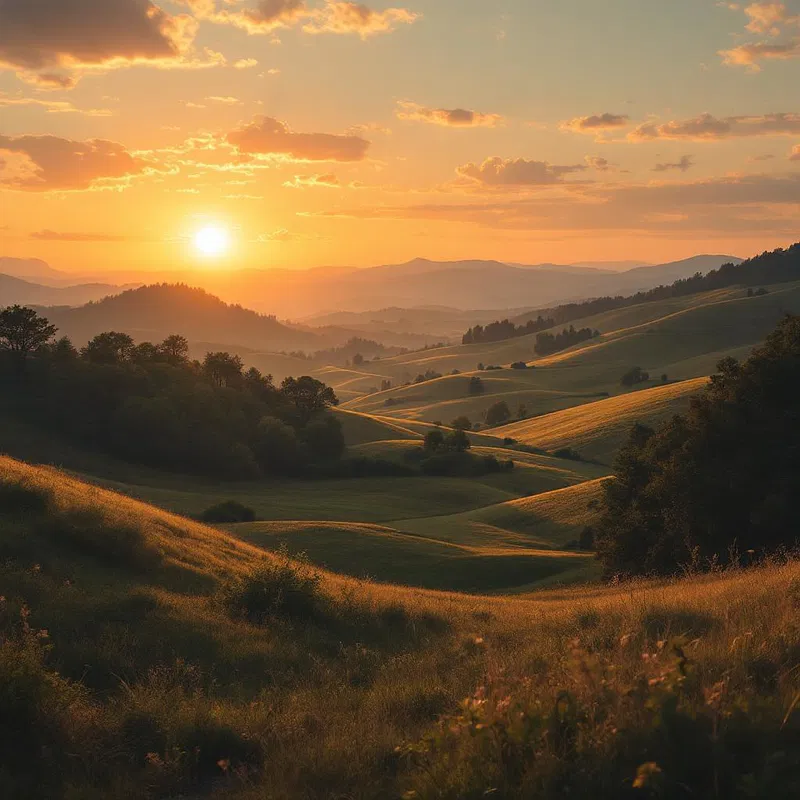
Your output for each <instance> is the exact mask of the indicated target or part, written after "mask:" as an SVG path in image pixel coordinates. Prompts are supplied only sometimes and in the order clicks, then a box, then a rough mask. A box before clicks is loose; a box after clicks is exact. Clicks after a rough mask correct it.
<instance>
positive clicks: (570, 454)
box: [553, 447, 583, 461]
mask: <svg viewBox="0 0 800 800" xmlns="http://www.w3.org/2000/svg"><path fill="white" fill-rule="evenodd" d="M553 456H554V457H555V458H565V459H567V460H569V461H583V458H582V456H581V454H580V453H579V452H578V451H577V450H573V449H572V448H571V447H562V448H561V449H559V450H555V451H553Z"/></svg>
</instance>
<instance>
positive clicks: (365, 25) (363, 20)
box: [303, 0, 421, 39]
mask: <svg viewBox="0 0 800 800" xmlns="http://www.w3.org/2000/svg"><path fill="white" fill-rule="evenodd" d="M310 16H311V19H310V21H309V22H308V23H307V24H306V25H304V26H303V30H304V31H305V32H306V33H339V34H348V33H355V34H358V35H359V36H360V37H361V38H362V39H366V38H367V37H369V36H373V35H374V34H376V33H388V32H390V31H393V30H394V29H395V28H396V27H397V26H398V25H411V24H412V23H414V22H416V21H417V20H418V19H419V18H420V16H421V15H420V14H417V13H415V12H413V11H409V10H407V9H405V8H387V9H386V10H385V11H375V10H373V9H371V8H369V7H368V6H365V5H363V4H362V3H352V2H345V0H327V2H326V3H325V7H324V8H323V9H321V10H320V11H318V12H315V13H312V14H311V15H310Z"/></svg>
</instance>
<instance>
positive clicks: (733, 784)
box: [0, 457, 800, 800]
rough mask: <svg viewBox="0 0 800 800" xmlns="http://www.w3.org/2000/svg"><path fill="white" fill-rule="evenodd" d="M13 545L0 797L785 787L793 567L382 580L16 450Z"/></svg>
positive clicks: (4, 617)
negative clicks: (509, 591) (673, 576)
mask: <svg viewBox="0 0 800 800" xmlns="http://www.w3.org/2000/svg"><path fill="white" fill-rule="evenodd" d="M345 533H346V531H345ZM370 535H374V536H378V537H379V536H381V535H383V533H382V531H380V530H377V531H375V530H372V531H371V533H370ZM335 550H336V548H334V549H333V551H332V556H331V557H333V555H335ZM0 552H1V553H2V558H0V586H2V594H3V600H2V602H1V603H0V712H2V713H0V739H1V740H2V741H3V743H4V746H3V749H2V751H0V791H2V794H3V796H6V797H42V798H44V797H46V798H48V800H66V799H67V798H75V797H87V798H89V797H103V798H111V799H116V798H120V800H121V799H122V798H130V797H177V796H185V797H199V796H203V797H210V798H217V797H220V798H221V797H225V798H228V800H230V798H235V800H253V798H256V797H264V796H270V797H273V798H276V800H289V798H297V797H306V798H325V797H332V796H337V797H353V798H359V800H378V798H386V797H400V796H403V795H404V794H406V796H409V797H410V796H412V795H410V794H407V793H409V792H412V791H413V792H415V795H414V796H417V797H419V798H434V797H442V796H450V797H469V796H480V795H482V794H484V793H485V791H486V787H487V786H489V787H492V786H494V785H495V780H496V779H497V776H504V780H506V784H505V786H504V796H506V797H509V798H522V797H526V796H530V793H529V792H528V791H527V788H530V786H532V785H535V786H537V787H543V788H542V790H541V791H539V792H538V795H537V796H540V797H542V798H543V799H544V800H551V798H556V797H563V796H564V794H565V793H568V794H569V795H570V796H575V797H595V798H600V799H601V800H611V798H618V797H620V796H621V795H620V791H621V787H622V790H624V792H625V796H631V797H634V796H635V794H634V793H632V792H633V790H632V788H631V787H632V784H633V783H634V781H637V780H638V781H639V782H640V783H641V782H642V781H644V780H645V779H647V780H650V779H657V780H658V781H660V784H659V785H660V786H661V787H662V788H663V792H662V794H665V796H671V795H672V794H674V796H680V795H681V794H682V793H683V792H684V791H685V790H686V789H687V787H688V789H689V790H690V792H691V793H692V794H694V795H696V796H707V797H713V796H714V794H715V792H716V794H717V795H718V796H721V797H729V798H745V797H752V796H761V797H770V798H773V797H774V798H789V797H792V796H793V794H794V792H795V790H796V788H797V775H798V771H797V767H798V761H797V748H796V747H795V744H796V742H797V737H798V736H799V735H800V720H798V702H797V698H798V693H799V692H800V672H799V671H798V669H797V666H798V656H797V654H798V648H800V628H798V625H797V602H798V600H797V596H798V588H797V587H798V586H800V565H798V564H797V563H796V562H791V561H790V562H787V563H783V564H774V565H768V566H765V567H763V568H760V569H756V570H752V571H742V572H732V573H724V574H716V575H710V576H704V577H698V578H691V579H685V580H680V581H674V582H665V583H659V584H649V583H637V584H630V585H622V586H608V587H603V586H592V587H585V588H576V589H563V588H561V589H558V590H554V591H545V592H539V593H535V594H531V595H525V596H522V595H520V596H516V597H476V596H472V595H465V594H452V593H444V592H435V591H426V590H413V589H409V588H406V587H393V586H381V585H376V584H371V583H369V582H365V581H356V580H353V579H349V578H346V577H341V576H337V575H333V574H331V573H318V574H316V575H315V574H314V573H313V572H311V571H310V570H309V568H308V567H304V566H302V565H298V564H297V563H295V562H292V561H289V560H286V559H285V558H283V557H281V556H272V555H269V554H267V553H265V552H264V551H263V550H261V549H259V548H257V547H255V546H253V545H252V544H249V543H246V542H243V541H241V540H239V539H237V538H235V537H233V536H231V535H230V534H227V533H225V532H223V531H219V530H214V529H210V528H207V527H204V526H201V525H197V524H195V523H193V522H190V521H188V520H185V519H181V518H179V517H175V516H174V515H171V514H168V513H166V512H163V511H160V510H158V509H155V508H152V507H148V506H146V505H144V504H142V503H139V502H136V501H134V500H131V499H129V498H126V497H121V496H118V495H115V494H113V493H109V492H106V491H104V490H101V489H98V488H96V487H94V486H89V485H87V484H83V483H81V482H79V481H77V480H75V479H73V478H70V477H68V476H66V475H64V474H63V473H60V472H58V471H56V470H52V469H45V468H34V467H30V466H28V465H25V464H23V463H21V462H18V461H13V460H11V459H9V458H5V457H3V458H0ZM45 631H46V632H45ZM658 642H660V643H661V644H658V645H657V643H658ZM643 654H646V658H643V657H642V656H643ZM487 676H489V677H488V678H487ZM465 698H471V699H470V700H468V701H466V705H461V704H462V702H463V701H464V699H465ZM565 698H568V699H569V705H568V707H567V706H566V705H565ZM742 708H747V709H748V712H747V713H746V714H743V713H742V712H741V709H742ZM464 709H467V710H468V711H469V714H467V715H466V716H465V715H464ZM520 714H523V715H524V716H522V717H520ZM440 716H443V717H444V719H443V722H442V725H441V727H437V722H436V720H437V719H438V718H439V717H440ZM520 718H522V719H525V720H526V721H529V722H530V724H529V725H526V726H525V728H524V730H521V731H520V734H519V736H516V735H515V738H513V739H512V738H509V737H507V736H504V732H506V733H507V732H509V731H511V730H514V731H517V730H519V728H517V727H512V726H513V724H514V722H513V721H514V720H515V719H516V720H519V719H520ZM554 720H555V721H556V722H557V723H558V725H556V726H555V727H554ZM548 731H549V732H550V733H549V734H548V733H547V732H548ZM427 734H431V735H430V736H426V735H427ZM562 734H563V736H566V737H567V738H566V739H564V738H563V737H562V738H556V739H555V741H554V739H553V737H554V736H556V737H558V736H562ZM423 737H425V738H423ZM565 741H566V742H570V741H573V742H581V743H582V744H581V746H580V747H579V748H569V749H566V750H565V748H564V746H563V742H565ZM409 743H411V744H412V745H413V747H407V746H406V745H407V744H409ZM417 743H418V744H417ZM498 743H506V744H505V745H504V746H503V747H502V748H500V747H499V746H498ZM506 745H507V746H506ZM398 748H400V750H399V752H398ZM531 752H535V753H536V757H535V758H530V753H531ZM477 754H480V758H475V757H474V756H476V755H477ZM521 781H524V784H521V783H520V782H521ZM526 787H527V788H526ZM714 787H716V788H714ZM673 789H674V792H673ZM567 790H569V791H568V792H567ZM537 791H538V790H537ZM639 794H641V792H639Z"/></svg>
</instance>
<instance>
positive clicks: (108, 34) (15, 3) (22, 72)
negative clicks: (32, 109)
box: [0, 0, 197, 88]
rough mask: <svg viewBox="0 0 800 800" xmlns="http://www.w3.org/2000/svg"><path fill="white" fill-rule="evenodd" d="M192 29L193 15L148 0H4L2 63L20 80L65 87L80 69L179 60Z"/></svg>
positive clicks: (1, 13)
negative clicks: (169, 10)
mask: <svg viewBox="0 0 800 800" xmlns="http://www.w3.org/2000/svg"><path fill="white" fill-rule="evenodd" d="M196 31H197V21H196V20H195V19H194V18H193V17H191V16H189V15H187V14H179V15H170V14H168V13H167V12H166V11H164V10H163V9H162V8H160V7H159V6H158V5H156V4H155V3H153V2H150V0H35V2H33V1H32V0H3V2H0V65H1V66H3V67H5V68H9V69H13V70H15V71H16V72H17V74H18V75H19V76H20V77H21V78H22V79H23V80H29V81H31V82H34V83H38V84H40V85H43V86H50V87H51V88H54V87H55V88H69V87H70V86H72V85H74V83H75V81H76V80H77V79H78V77H79V75H80V70H81V69H83V68H97V67H104V68H110V67H114V66H121V65H125V64H132V63H137V62H150V63H155V64H162V65H166V64H170V63H178V62H181V61H182V60H183V59H184V58H185V56H187V54H188V53H189V51H190V49H191V45H192V42H193V40H194V36H195V33H196ZM76 70H77V72H78V74H77V75H76V74H75V72H76Z"/></svg>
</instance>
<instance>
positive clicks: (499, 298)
mask: <svg viewBox="0 0 800 800" xmlns="http://www.w3.org/2000/svg"><path fill="white" fill-rule="evenodd" d="M740 261H741V259H739V258H735V257H734V256H729V255H699V256H694V257H693V258H689V259H685V260H683V261H676V262H672V263H669V264H658V265H654V266H653V265H649V266H637V267H634V268H632V269H624V270H619V269H616V270H614V269H608V268H601V267H600V266H598V265H597V264H595V265H592V266H588V265H581V264H571V265H566V266H563V265H554V264H533V265H519V264H506V263H503V262H500V261H475V260H467V261H448V262H440V261H430V260H428V259H423V258H417V259H414V260H413V261H409V262H407V263H405V264H392V265H383V266H377V267H368V268H364V269H356V268H348V267H319V268H316V269H311V270H286V269H273V270H237V271H232V272H223V271H217V272H212V271H205V272H192V273H188V272H177V271H175V272H169V273H166V274H163V275H161V274H159V276H158V279H159V280H164V281H167V282H170V283H178V282H183V283H187V284H190V285H193V286H200V287H202V288H204V289H206V290H207V291H209V292H212V293H213V294H214V295H216V296H218V297H220V298H222V299H223V300H225V301H226V302H229V303H239V304H241V305H245V306H247V307H248V308H252V309H254V310H256V311H260V312H264V313H270V314H276V315H278V316H280V317H282V318H290V319H302V320H306V321H308V322H311V321H312V320H313V318H314V317H316V316H318V315H326V314H330V313H331V312H339V311H350V312H356V313H359V312H366V311H372V310H374V309H385V308H388V307H395V308H397V307H399V308H406V309H415V308H419V307H429V306H445V307H448V308H450V309H454V310H456V311H461V312H464V311H469V310H470V309H493V310H494V314H493V315H492V316H494V317H496V316H497V313H498V312H500V311H503V310H506V309H512V308H513V309H517V310H519V309H534V308H540V307H545V306H549V305H553V304H556V303H563V302H569V301H574V300H583V299H587V298H591V297H598V296H602V295H609V294H611V295H616V294H631V293H634V292H637V291H642V290H646V289H651V288H653V287H654V286H658V285H660V284H664V283H672V282H673V281H675V280H677V279H679V278H685V277H689V276H691V275H694V274H695V273H696V272H702V273H706V272H709V271H710V270H712V269H716V268H717V267H719V266H720V265H722V264H724V263H727V262H733V263H737V264H738V263H740ZM613 266H619V262H613ZM3 271H5V273H6V275H7V276H13V277H15V278H20V277H22V278H23V279H24V280H25V281H27V282H28V284H27V285H21V284H14V283H13V282H9V280H8V279H7V280H6V281H5V283H0V304H2V303H11V302H27V303H39V304H42V305H56V304H57V305H79V304H81V303H84V302H87V301H88V300H94V299H98V297H102V296H103V295H104V294H109V293H113V292H119V291H121V290H122V289H124V288H128V287H130V286H131V284H133V285H136V284H138V283H140V282H144V281H145V280H147V278H148V276H147V274H146V273H139V274H136V273H127V274H125V275H124V276H121V277H124V279H125V280H126V281H129V283H128V287H120V286H111V285H109V284H104V283H94V282H85V281H82V282H81V283H79V284H78V285H73V286H67V285H65V283H64V281H65V278H64V276H65V275H66V273H61V272H58V271H56V270H53V269H51V268H50V267H49V266H48V265H47V264H45V262H42V261H38V260H35V259H31V260H24V259H0V273H2V272H3ZM34 276H35V277H36V280H37V281H38V282H39V283H38V284H32V283H30V281H31V280H32V279H33V278H34ZM68 277H69V276H67V278H68ZM148 282H151V283H152V275H151V276H150V278H149V281H148ZM45 283H46V284H47V285H46V286H45V285H44V284H45ZM472 321H473V322H476V321H479V320H477V319H474V320H472Z"/></svg>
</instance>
